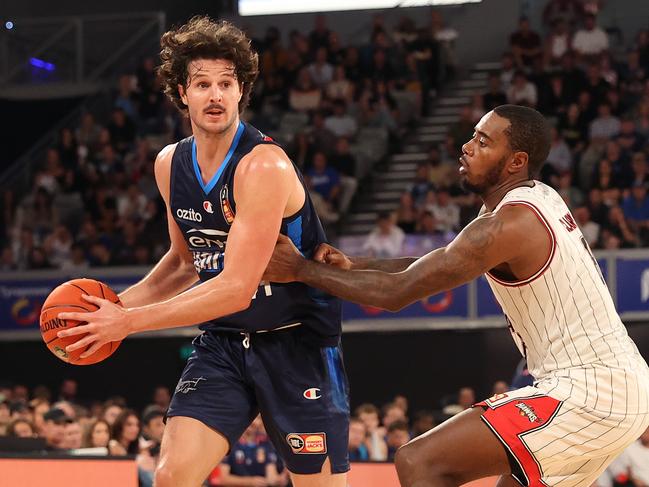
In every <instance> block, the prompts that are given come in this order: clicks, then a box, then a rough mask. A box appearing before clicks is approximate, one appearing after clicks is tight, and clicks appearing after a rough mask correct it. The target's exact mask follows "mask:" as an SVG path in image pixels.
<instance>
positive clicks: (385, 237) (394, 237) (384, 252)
mask: <svg viewBox="0 0 649 487" xmlns="http://www.w3.org/2000/svg"><path fill="white" fill-rule="evenodd" d="M404 240H405V233H404V232H403V230H401V228H399V227H398V226H396V225H395V224H394V221H393V218H392V215H391V214H390V213H380V214H379V216H378V218H377V221H376V227H375V228H374V230H372V231H371V232H370V234H369V235H368V236H367V239H366V240H365V243H364V244H363V250H364V251H365V252H367V253H369V254H370V255H372V256H375V257H378V258H387V257H397V256H399V255H401V252H402V246H403V241H404Z"/></svg>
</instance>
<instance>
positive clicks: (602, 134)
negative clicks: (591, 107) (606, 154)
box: [589, 103, 621, 140]
mask: <svg viewBox="0 0 649 487" xmlns="http://www.w3.org/2000/svg"><path fill="white" fill-rule="evenodd" d="M620 126H621V123H620V119H619V118H617V117H615V116H613V115H612V114H611V107H610V105H609V104H608V103H601V104H600V105H599V107H598V108H597V118H596V119H595V120H593V121H592V122H591V124H590V130H589V137H590V140H593V139H599V140H608V139H611V138H613V137H615V136H617V135H618V134H619V133H620Z"/></svg>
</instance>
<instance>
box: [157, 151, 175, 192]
mask: <svg viewBox="0 0 649 487" xmlns="http://www.w3.org/2000/svg"><path fill="white" fill-rule="evenodd" d="M177 145H178V143H174V144H169V145H167V146H165V147H163V148H162V150H161V151H160V152H158V155H157V156H156V158H155V162H154V173H155V179H156V182H157V183H158V189H159V190H160V194H161V195H162V197H163V199H164V200H165V201H167V199H168V196H169V187H170V184H171V161H172V159H173V157H174V152H176V146H177Z"/></svg>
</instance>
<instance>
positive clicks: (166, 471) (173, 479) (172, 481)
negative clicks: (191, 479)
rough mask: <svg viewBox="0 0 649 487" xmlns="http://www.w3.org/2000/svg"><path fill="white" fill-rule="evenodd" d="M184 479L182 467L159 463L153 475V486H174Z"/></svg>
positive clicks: (180, 483)
mask: <svg viewBox="0 0 649 487" xmlns="http://www.w3.org/2000/svg"><path fill="white" fill-rule="evenodd" d="M185 479H186V477H185V476H184V475H183V472H182V469H181V468H178V467H174V466H172V465H169V464H159V465H158V467H157V468H156V470H155V474H154V477H153V487H176V486H179V485H182V482H183V481H184V480H185Z"/></svg>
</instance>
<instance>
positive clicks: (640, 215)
mask: <svg viewBox="0 0 649 487" xmlns="http://www.w3.org/2000/svg"><path fill="white" fill-rule="evenodd" d="M622 211H623V212H624V216H625V217H626V219H627V221H628V222H629V226H630V227H631V229H632V230H633V231H634V232H635V233H637V234H638V236H639V237H640V240H641V242H642V243H643V244H647V243H649V196H647V183H641V182H637V183H634V185H633V187H632V188H631V194H630V195H629V196H627V197H626V198H624V200H623V202H622Z"/></svg>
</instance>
